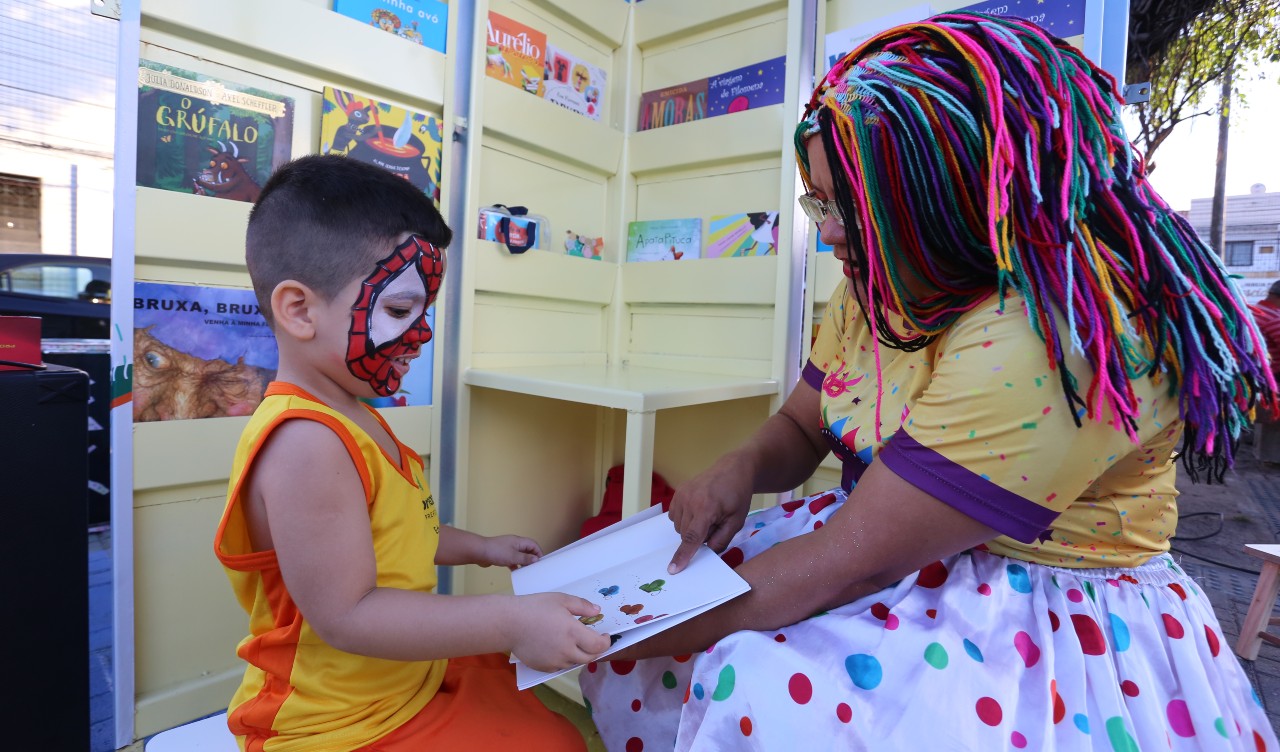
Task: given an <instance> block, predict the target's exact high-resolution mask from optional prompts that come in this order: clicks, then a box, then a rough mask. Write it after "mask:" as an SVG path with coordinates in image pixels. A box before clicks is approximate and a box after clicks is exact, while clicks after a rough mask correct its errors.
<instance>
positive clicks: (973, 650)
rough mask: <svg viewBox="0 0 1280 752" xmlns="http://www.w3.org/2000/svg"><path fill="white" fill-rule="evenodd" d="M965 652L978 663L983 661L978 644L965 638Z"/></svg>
mask: <svg viewBox="0 0 1280 752" xmlns="http://www.w3.org/2000/svg"><path fill="white" fill-rule="evenodd" d="M964 652H966V653H968V654H969V657H970V658H972V659H974V660H975V661H977V662H978V663H982V651H981V650H979V649H978V646H977V645H974V644H973V643H972V642H969V641H968V640H965V641H964Z"/></svg>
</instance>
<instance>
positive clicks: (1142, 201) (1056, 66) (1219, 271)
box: [796, 13, 1276, 481]
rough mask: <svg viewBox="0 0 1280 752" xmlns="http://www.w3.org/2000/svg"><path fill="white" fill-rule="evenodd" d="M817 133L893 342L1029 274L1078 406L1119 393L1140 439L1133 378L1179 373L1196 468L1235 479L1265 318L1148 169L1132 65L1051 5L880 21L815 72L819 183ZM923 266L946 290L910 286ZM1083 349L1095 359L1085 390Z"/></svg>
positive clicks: (1114, 407) (1039, 318) (927, 277)
mask: <svg viewBox="0 0 1280 752" xmlns="http://www.w3.org/2000/svg"><path fill="white" fill-rule="evenodd" d="M813 134H818V135H819V136H820V137H821V138H822V142H823V145H824V147H825V151H826V154H827V158H828V161H829V166H830V169H831V174H832V178H833V180H834V182H835V193H836V195H835V200H836V202H837V204H838V206H839V207H840V209H841V211H842V212H843V214H844V216H846V217H851V216H860V217H862V218H864V221H863V222H862V223H861V225H862V227H861V229H860V230H859V231H858V232H852V231H851V232H850V234H849V242H848V244H849V251H850V254H851V255H852V256H853V257H854V259H855V261H856V266H857V267H858V269H859V272H858V273H859V274H860V275H861V277H862V282H863V284H862V285H854V286H852V287H853V289H855V291H857V292H855V294H856V295H857V296H858V302H859V304H860V305H862V307H863V310H866V311H869V312H870V313H869V315H868V317H867V319H868V321H869V322H871V326H872V327H873V330H874V331H875V333H876V347H877V357H878V348H879V345H880V344H881V343H883V344H884V345H885V346H888V347H893V348H897V349H903V350H915V349H919V348H921V347H924V346H925V345H926V344H928V343H929V342H930V341H932V339H933V338H935V337H936V336H937V335H938V334H940V333H941V332H943V331H944V330H946V329H947V327H949V326H950V325H951V324H952V323H954V322H955V321H956V319H958V318H959V317H960V316H962V315H963V314H964V313H965V312H967V311H969V310H972V309H973V308H974V307H975V306H977V305H979V304H980V303H981V302H982V301H983V300H984V299H985V298H987V297H988V296H989V295H991V293H992V292H993V291H998V292H999V293H1000V294H1001V297H1002V300H1003V298H1004V297H1005V296H1007V295H1009V294H1010V293H1016V294H1018V295H1020V296H1021V297H1022V298H1023V299H1024V300H1025V301H1026V306H1027V315H1028V320H1029V323H1030V325H1031V327H1032V329H1033V330H1034V331H1035V332H1036V333H1037V334H1038V335H1039V336H1040V338H1041V339H1042V340H1043V341H1044V343H1045V352H1046V356H1047V358H1048V361H1049V365H1050V367H1051V368H1053V369H1055V370H1056V371H1057V372H1058V374H1059V377H1060V379H1061V382H1062V390H1063V394H1064V395H1065V397H1066V400H1067V403H1068V405H1069V406H1070V408H1071V412H1072V414H1073V415H1074V416H1075V420H1076V425H1081V421H1082V419H1084V418H1085V417H1088V418H1089V419H1092V420H1099V421H1101V420H1104V419H1106V417H1105V416H1106V412H1108V411H1109V412H1110V413H1111V415H1112V419H1113V421H1114V423H1115V425H1116V427H1117V429H1119V430H1124V431H1126V432H1127V433H1128V434H1129V436H1130V438H1132V439H1134V440H1135V441H1136V440H1137V419H1138V415H1139V405H1138V401H1137V397H1136V395H1135V393H1134V390H1133V388H1132V382H1133V380H1135V379H1138V378H1153V379H1156V380H1157V381H1160V380H1164V381H1167V383H1168V388H1169V390H1170V393H1171V394H1175V393H1176V394H1178V396H1179V407H1180V412H1181V417H1182V420H1183V421H1184V424H1185V431H1184V440H1183V460H1184V465H1185V467H1186V468H1187V469H1188V471H1189V472H1190V474H1191V476H1192V478H1193V479H1195V478H1197V477H1198V474H1199V472H1200V471H1202V470H1208V474H1209V479H1210V480H1211V481H1212V480H1219V481H1220V480H1221V479H1222V476H1223V473H1224V472H1225V470H1226V468H1227V467H1229V466H1231V465H1232V464H1233V463H1234V459H1235V457H1234V454H1235V447H1236V445H1237V442H1238V439H1239V436H1240V432H1241V430H1242V429H1244V428H1245V426H1247V425H1248V424H1249V423H1250V422H1251V421H1252V419H1253V417H1254V412H1255V409H1256V408H1257V407H1258V405H1259V404H1260V403H1261V404H1265V405H1268V406H1272V405H1275V404H1276V385H1275V382H1274V380H1273V378H1272V376H1271V373H1270V369H1269V368H1268V367H1267V365H1266V362H1265V357H1264V356H1263V355H1262V353H1264V352H1266V350H1265V347H1264V346H1263V341H1262V338H1261V335H1260V334H1259V332H1258V328H1257V325H1256V323H1255V322H1254V320H1253V317H1252V316H1251V315H1250V313H1249V312H1248V309H1247V306H1246V305H1245V303H1244V301H1243V299H1242V298H1241V297H1240V293H1239V291H1238V290H1237V289H1236V288H1235V286H1234V285H1233V284H1232V283H1231V282H1230V281H1229V280H1228V278H1227V275H1226V272H1225V270H1224V269H1223V267H1222V265H1221V263H1220V262H1219V260H1218V258H1217V257H1216V256H1215V255H1214V253H1213V252H1212V251H1211V250H1210V249H1209V248H1208V247H1207V246H1206V245H1205V244H1204V243H1203V242H1202V241H1200V240H1199V239H1198V238H1197V237H1196V235H1195V232H1194V231H1193V230H1192V229H1191V227H1190V225H1189V224H1188V223H1187V222H1186V220H1185V219H1183V218H1182V217H1181V216H1179V215H1177V214H1175V213H1174V212H1173V211H1171V210H1170V209H1169V206H1168V205H1167V204H1166V203H1165V202H1164V200H1163V199H1161V198H1160V197H1159V196H1158V195H1157V194H1156V193H1155V191H1154V190H1153V189H1152V188H1151V186H1150V184H1149V183H1148V182H1147V178H1146V174H1145V169H1144V167H1143V165H1142V162H1141V159H1140V158H1139V157H1137V156H1136V155H1135V153H1134V151H1133V150H1132V148H1131V147H1130V144H1129V143H1128V141H1127V139H1126V138H1125V135H1124V129H1123V127H1122V125H1121V123H1120V103H1119V102H1118V101H1117V99H1116V96H1115V80H1114V79H1113V78H1112V77H1111V76H1110V75H1109V74H1107V73H1106V72H1105V71H1103V70H1101V69H1099V68H1098V67H1097V66H1095V65H1093V64H1092V63H1091V62H1089V61H1088V60H1087V59H1086V58H1085V57H1084V56H1083V54H1081V52H1080V51H1079V50H1077V49H1075V48H1074V47H1072V46H1070V45H1068V44H1067V43H1065V42H1063V41H1062V40H1060V39H1057V38H1055V37H1053V36H1051V35H1049V34H1047V33H1046V32H1045V31H1043V30H1042V29H1040V28H1039V27H1038V26H1036V25H1035V24H1032V23H1030V22H1028V21H1022V20H1016V19H1009V18H993V17H991V16H986V15H982V14H976V13H954V14H943V15H939V16H935V17H934V18H932V19H929V20H928V21H925V22H921V23H915V24H908V25H905V26H901V27H898V28H895V29H891V30H889V31H886V32H883V33H881V34H879V35H877V36H875V37H873V38H872V39H870V40H868V41H867V42H865V43H863V44H862V45H861V46H860V47H859V48H857V49H855V50H854V51H853V52H851V53H849V54H848V55H846V56H845V57H844V58H842V59H841V60H840V61H839V62H838V63H836V65H835V66H834V67H833V68H832V69H831V71H830V72H828V74H827V75H826V77H825V79H824V80H823V81H822V83H821V84H820V85H819V86H818V88H817V89H816V90H815V91H814V93H813V97H812V99H811V100H810V102H809V106H808V110H807V112H806V117H805V120H804V121H803V122H801V124H800V126H799V127H798V128H797V130H796V147H797V149H796V150H797V153H798V154H799V160H800V167H801V172H802V174H803V176H804V179H805V181H806V183H808V182H809V165H808V154H807V152H806V150H805V145H804V142H805V140H806V139H807V138H809V137H810V136H811V135H813ZM850 229H851V230H852V228H850ZM909 281H912V282H915V283H917V284H918V283H924V285H925V286H927V288H928V289H930V290H933V291H934V292H932V293H931V294H929V295H926V296H923V297H917V296H912V295H911V294H910V293H908V292H907V290H908V285H907V283H908V282H909ZM864 289H865V291H866V300H863V293H862V292H861V290H864ZM877 303H879V305H877ZM887 307H891V308H892V309H893V310H896V311H899V312H901V313H902V314H903V316H904V317H905V319H906V321H907V322H908V324H909V325H910V331H909V332H908V333H905V334H900V333H898V332H896V331H894V328H893V327H892V326H890V325H889V322H888V319H887V318H886V316H885V309H886V308H887ZM1064 317H1065V321H1066V327H1065V332H1066V333H1067V334H1066V335H1060V333H1059V327H1058V323H1059V322H1060V321H1061V320H1062V319H1063V318H1064ZM1064 339H1067V340H1068V341H1064ZM1068 348H1071V349H1073V350H1075V351H1077V352H1079V353H1080V354H1081V355H1083V357H1084V358H1085V359H1086V360H1087V361H1088V363H1089V365H1090V366H1091V368H1092V371H1093V373H1092V375H1091V377H1090V380H1089V382H1088V384H1087V387H1086V388H1085V389H1084V393H1083V394H1082V393H1081V385H1080V382H1079V380H1078V379H1077V377H1076V374H1074V373H1072V372H1071V370H1070V369H1069V368H1068V367H1067V364H1066V358H1065V354H1066V352H1067V351H1068ZM878 401H879V400H878ZM1104 408H1105V409H1104ZM876 423H877V425H878V424H879V421H878V420H877V421H876Z"/></svg>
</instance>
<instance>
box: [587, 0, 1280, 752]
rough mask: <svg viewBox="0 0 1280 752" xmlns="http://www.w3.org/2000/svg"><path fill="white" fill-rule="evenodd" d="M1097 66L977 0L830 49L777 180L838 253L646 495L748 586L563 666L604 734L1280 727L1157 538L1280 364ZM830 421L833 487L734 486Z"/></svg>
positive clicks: (774, 482)
mask: <svg viewBox="0 0 1280 752" xmlns="http://www.w3.org/2000/svg"><path fill="white" fill-rule="evenodd" d="M1115 87H1116V84H1115V81H1114V80H1113V79H1112V78H1111V76H1109V75H1108V74H1106V73H1105V72H1103V71H1101V70H1100V69H1098V68H1097V67H1096V66H1094V65H1093V64H1092V63H1091V62H1089V61H1088V60H1087V59H1085V58H1084V56H1083V55H1082V54H1081V53H1080V51H1079V50H1077V49H1075V48H1073V47H1071V46H1070V45H1067V44H1066V43H1064V42H1062V41H1061V40H1059V39H1056V38H1053V37H1051V36H1049V35H1048V34H1046V33H1045V32H1044V31H1043V30H1041V29H1040V28H1039V27H1037V26H1035V25H1033V24H1031V23H1028V22H1025V21H1019V20H1012V19H997V18H992V17H989V16H982V15H977V14H946V15H940V16H936V17H934V18H932V19H930V20H928V21H925V22H921V23H915V24H909V25H906V26H902V27H898V28H895V29H892V30H889V31H886V32H884V33H882V34H880V35H878V36H876V37H874V38H872V39H870V40H868V41H867V42H866V43H864V44H863V45H861V46H860V47H859V48H858V49H856V50H854V51H853V52H851V53H849V54H848V55H847V56H845V57H844V58H843V59H842V60H840V61H839V62H838V63H837V64H836V65H835V67H833V68H832V69H831V71H830V72H829V73H828V74H827V75H826V77H825V78H824V80H823V81H822V83H821V84H820V85H819V86H818V88H817V90H816V91H815V92H814V94H813V98H812V99H811V100H810V102H809V107H808V110H807V114H806V117H805V119H804V121H803V122H802V123H801V124H800V126H799V128H798V129H797V131H796V148H797V152H798V157H799V161H800V167H801V172H802V175H803V177H804V180H805V183H806V186H807V187H808V189H809V191H810V192H809V193H808V194H807V195H806V196H804V197H803V198H802V199H801V205H802V208H803V209H804V211H805V213H806V214H807V215H808V216H809V217H811V218H812V219H813V220H814V221H816V222H817V223H818V230H819V234H820V236H821V238H822V239H823V240H824V241H825V242H826V243H828V244H830V245H832V246H833V247H834V249H835V255H836V258H837V259H839V260H841V261H843V263H844V271H845V276H846V277H847V279H846V280H845V281H843V282H842V283H841V284H840V285H839V286H838V288H837V289H836V291H835V293H834V294H833V295H832V296H831V299H830V302H829V303H828V304H827V306H826V312H825V317H824V320H823V323H822V327H821V330H820V331H819V334H818V337H817V340H816V342H815V344H814V346H813V350H812V355H811V357H810V360H809V363H808V364H807V366H806V367H805V369H804V375H803V378H802V379H801V380H800V382H799V383H797V384H796V387H795V389H794V391H793V392H792V394H791V395H790V396H789V397H788V399H787V401H786V402H785V404H784V405H783V406H782V408H781V409H780V410H779V411H778V413H777V414H775V415H773V416H772V417H770V418H769V419H768V420H767V421H766V422H765V423H764V425H763V426H762V427H761V428H760V429H759V430H758V431H757V432H756V433H755V434H754V435H753V436H752V437H751V438H750V439H749V440H748V441H747V442H746V443H745V444H744V445H743V446H741V447H740V448H739V449H737V450H735V451H733V452H731V453H729V454H727V455H725V456H724V457H722V458H720V459H719V460H718V461H717V462H716V463H715V464H714V465H713V466H712V467H711V468H709V469H708V470H706V471H705V472H704V473H702V474H701V475H699V476H698V477H696V478H694V479H693V480H691V481H690V482H688V483H686V484H685V485H684V486H683V487H682V488H680V489H679V491H678V492H677V494H676V496H675V499H674V501H673V503H672V508H671V517H672V520H673V521H674V523H675V526H676V528H677V530H679V531H680V533H681V535H682V536H683V538H684V543H683V544H682V545H681V547H680V549H679V550H678V551H677V552H676V554H675V557H674V559H673V561H672V567H671V568H672V571H673V572H678V571H679V570H680V569H681V568H683V567H684V565H685V564H686V563H687V562H688V560H689V559H690V557H691V556H692V554H693V552H694V551H695V550H696V548H697V546H699V545H701V544H702V543H703V542H704V541H706V542H708V543H709V544H710V545H711V547H712V548H713V549H715V550H717V551H723V554H722V556H723V558H724V559H725V560H726V561H727V562H729V563H730V564H731V565H732V566H734V567H736V569H737V571H738V572H739V573H740V574H741V575H742V576H743V577H744V578H745V579H746V580H747V581H748V582H749V583H750V584H751V587H752V589H751V591H750V592H749V593H747V594H745V595H742V596H740V597H738V598H736V599H734V600H732V601H729V602H728V603H727V604H725V605H723V606H720V607H718V608H716V609H714V610H712V611H710V612H708V613H706V614H704V615H702V616H699V617H697V618H695V619H692V620H690V621H688V622H686V623H684V624H682V625H679V626H677V627H675V628H673V629H670V630H668V631H666V632H664V633H662V634H660V635H658V636H656V637H654V638H652V639H650V640H649V641H647V642H645V643H641V644H640V645H638V646H636V647H634V648H632V649H631V650H630V651H628V652H627V653H626V654H619V655H618V656H616V657H617V658H620V659H636V658H645V657H650V656H675V657H674V658H660V657H652V658H648V659H646V660H639V661H635V660H615V661H613V662H611V663H606V662H601V663H598V664H593V665H591V666H589V667H588V668H587V670H584V671H583V672H582V675H581V680H580V681H581V684H582V687H583V692H584V694H585V696H586V698H587V699H588V701H589V702H590V704H591V707H592V709H593V717H594V719H595V721H596V724H597V726H598V727H599V729H600V732H601V735H602V736H603V737H604V739H605V741H606V743H607V745H608V746H609V748H610V749H612V750H628V751H629V752H635V751H636V750H666V749H671V748H672V747H673V746H674V748H676V749H680V750H686V749H694V750H712V749H715V750H721V749H724V750H728V749H732V750H745V749H761V750H786V749H791V748H796V746H797V745H798V744H800V745H803V747H804V748H806V749H824V750H826V749H874V750H894V749H904V750H905V749H912V750H915V749H920V750H927V749H956V750H984V751H985V750H1000V749H1034V750H1138V749H1167V748H1172V749H1175V750H1190V749H1195V750H1201V749H1233V750H1243V749H1248V750H1260V749H1272V750H1274V749H1277V742H1276V735H1275V732H1274V731H1273V730H1272V729H1271V727H1270V725H1269V723H1268V721H1267V716H1266V714H1265V712H1264V710H1263V708H1262V705H1261V702H1260V701H1259V699H1258V697H1257V694H1256V693H1255V692H1254V691H1253V690H1252V689H1251V688H1250V686H1249V682H1248V679H1247V678H1246V676H1245V674H1244V672H1243V670H1242V669H1241V667H1240V664H1239V663H1238V662H1237V660H1236V657H1235V656H1234V655H1233V654H1232V653H1231V651H1230V649H1229V646H1227V645H1226V644H1225V642H1224V638H1223V636H1222V632H1221V629H1220V627H1219V626H1218V622H1217V619H1216V618H1215V616H1214V613H1213V610H1212V607H1211V606H1210V604H1209V601H1208V599H1207V598H1206V597H1205V595H1204V593H1203V592H1202V591H1201V589H1200V587H1199V585H1197V583H1196V582H1194V581H1193V580H1192V579H1191V578H1190V577H1188V576H1187V575H1186V574H1185V573H1184V572H1183V571H1182V570H1181V569H1180V568H1179V567H1178V565H1177V564H1176V563H1175V562H1174V561H1173V559H1172V558H1170V556H1169V554H1168V550H1169V539H1170V537H1172V536H1173V534H1174V532H1175V528H1176V523H1177V516H1178V510H1177V506H1176V504H1175V498H1176V496H1177V491H1176V489H1175V487H1174V479H1175V474H1176V472H1177V462H1176V460H1177V459H1178V458H1179V455H1180V456H1181V460H1182V465H1183V467H1184V468H1185V471H1186V472H1188V473H1190V474H1191V476H1192V477H1193V478H1197V477H1200V476H1203V477H1204V479H1206V480H1209V481H1215V480H1217V481H1221V479H1222V475H1223V473H1224V472H1225V471H1226V469H1227V468H1229V467H1230V466H1231V464H1232V462H1233V459H1234V452H1235V449H1236V446H1237V439H1238V437H1239V435H1240V432H1241V429H1242V428H1244V427H1245V426H1247V425H1248V424H1249V423H1250V421H1251V420H1252V417H1253V414H1254V412H1255V410H1256V409H1257V408H1258V407H1259V406H1260V405H1262V404H1266V405H1270V404H1273V403H1274V402H1275V391H1276V390H1275V383H1274V381H1273V380H1272V377H1271V375H1270V371H1269V370H1268V368H1267V366H1266V362H1265V356H1264V355H1263V353H1264V352H1265V346H1264V344H1263V342H1262V339H1261V337H1260V336H1259V334H1258V330H1257V327H1256V325H1255V324H1254V323H1253V320H1252V318H1251V317H1250V316H1249V314H1248V312H1247V310H1246V307H1245V304H1244V301H1243V300H1241V298H1240V296H1239V294H1238V292H1237V291H1236V289H1235V288H1234V287H1233V286H1232V284H1231V283H1230V282H1229V281H1228V280H1227V277H1226V274H1225V273H1224V271H1223V268H1222V266H1221V265H1220V263H1219V262H1218V260H1217V258H1216V257H1215V256H1214V254H1213V253H1212V252H1211V251H1210V250H1209V249H1208V248H1207V247H1206V246H1205V245H1204V244H1203V243H1202V242H1200V241H1199V240H1198V239H1197V238H1196V236H1195V233H1194V232H1193V231H1192V229H1191V227H1190V226H1189V225H1188V224H1187V222H1186V221H1185V220H1183V219H1182V218H1181V217H1179V216H1178V215H1176V214H1174V213H1173V212H1172V211H1170V210H1169V207H1168V206H1167V205H1166V204H1165V203H1164V201H1163V200H1161V199H1160V197H1159V196H1157V195H1156V193H1155V192H1154V191H1153V190H1152V188H1151V186H1150V184H1149V183H1148V182H1147V179H1146V175H1145V174H1144V170H1143V166H1142V164H1141V162H1140V161H1139V160H1138V158H1137V157H1136V156H1135V155H1134V152H1133V150H1132V149H1131V148H1130V146H1129V144H1128V142H1127V141H1126V139H1125V135H1124V132H1123V128H1122V127H1121V124H1120V104H1119V102H1118V101H1117V99H1116V95H1115ZM831 451H834V452H835V454H836V456H837V457H838V458H839V459H840V460H841V463H842V466H843V479H842V484H841V487H840V488H837V489H833V490H832V491H829V492H827V493H823V494H818V495H815V496H810V497H808V498H805V499H801V500H798V501H792V502H789V503H786V504H782V505H781V506H778V507H774V508H771V509H767V510H764V511H761V512H758V513H754V514H751V515H748V514H747V510H748V506H749V504H750V500H751V495H752V494H753V493H767V492H781V491H786V490H788V489H793V488H796V487H798V486H800V485H801V484H802V483H803V482H804V481H805V480H807V479H808V478H809V477H810V475H811V474H812V473H813V471H814V470H815V469H817V467H818V463H819V462H820V461H821V460H822V459H823V458H824V457H825V456H826V455H827V454H828V452H831ZM679 582H680V580H679V578H678V577H676V578H673V579H672V580H671V583H672V586H673V587H678V586H679Z"/></svg>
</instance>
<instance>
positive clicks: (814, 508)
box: [809, 494, 836, 514]
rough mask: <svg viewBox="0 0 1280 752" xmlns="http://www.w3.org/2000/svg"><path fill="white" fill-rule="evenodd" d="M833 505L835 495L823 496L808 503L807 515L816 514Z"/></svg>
mask: <svg viewBox="0 0 1280 752" xmlns="http://www.w3.org/2000/svg"><path fill="white" fill-rule="evenodd" d="M834 503H836V495H835V494H823V495H822V496H820V497H818V498H816V499H814V500H813V501H811V502H809V514H817V513H818V512H821V511H822V510H824V509H826V508H827V507H829V506H831V505H832V504H834Z"/></svg>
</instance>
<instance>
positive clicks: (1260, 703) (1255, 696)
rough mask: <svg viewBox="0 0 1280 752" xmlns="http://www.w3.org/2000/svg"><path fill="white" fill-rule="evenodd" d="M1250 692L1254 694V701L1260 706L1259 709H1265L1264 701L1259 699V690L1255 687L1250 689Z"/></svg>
mask: <svg viewBox="0 0 1280 752" xmlns="http://www.w3.org/2000/svg"><path fill="white" fill-rule="evenodd" d="M1249 691H1250V692H1252V693H1253V701H1254V702H1255V703H1257V704H1258V707H1260V708H1261V707H1263V705H1262V699H1261V698H1260V697H1258V690H1256V689H1254V688H1253V687H1249Z"/></svg>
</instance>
